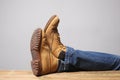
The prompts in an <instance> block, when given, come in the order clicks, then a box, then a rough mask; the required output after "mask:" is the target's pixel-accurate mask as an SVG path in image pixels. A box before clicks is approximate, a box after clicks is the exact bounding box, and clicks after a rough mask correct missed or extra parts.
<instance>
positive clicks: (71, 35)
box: [0, 0, 120, 70]
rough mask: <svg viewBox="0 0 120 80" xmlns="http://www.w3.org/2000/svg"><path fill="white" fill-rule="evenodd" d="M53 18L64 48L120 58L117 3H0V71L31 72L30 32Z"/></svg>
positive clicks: (55, 0) (117, 0)
mask: <svg viewBox="0 0 120 80" xmlns="http://www.w3.org/2000/svg"><path fill="white" fill-rule="evenodd" d="M54 14H57V15H58V16H59V18H60V20H61V21H60V24H59V28H58V29H59V32H60V35H61V41H62V42H63V43H64V45H67V46H71V47H73V48H75V49H80V50H87V51H99V52H107V53H112V54H118V55H119V54H120V0H0V69H2V70H4V69H8V70H9V69H12V70H16V69H19V70H30V69H31V66H30V61H31V53H30V46H29V45H30V39H31V35H32V33H33V30H34V29H36V28H38V27H41V28H42V29H43V28H44V26H45V24H46V22H47V20H48V19H49V18H50V17H51V16H52V15H54Z"/></svg>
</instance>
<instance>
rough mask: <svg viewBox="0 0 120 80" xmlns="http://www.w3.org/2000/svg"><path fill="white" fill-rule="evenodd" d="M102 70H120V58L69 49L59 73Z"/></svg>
mask: <svg viewBox="0 0 120 80" xmlns="http://www.w3.org/2000/svg"><path fill="white" fill-rule="evenodd" d="M101 70H120V56H117V55H113V54H108V53H101V52H92V51H81V50H74V49H73V48H71V47H67V51H66V53H65V59H64V61H61V63H60V67H59V70H58V72H62V71H101Z"/></svg>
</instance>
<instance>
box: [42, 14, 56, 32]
mask: <svg viewBox="0 0 120 80" xmlns="http://www.w3.org/2000/svg"><path fill="white" fill-rule="evenodd" d="M56 17H57V16H56V15H53V16H52V17H51V18H50V19H49V20H48V22H47V24H46V26H45V28H44V32H46V31H47V29H48V26H49V25H50V24H51V23H52V21H54V19H55V18H56Z"/></svg>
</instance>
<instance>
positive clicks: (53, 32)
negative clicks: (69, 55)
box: [44, 15, 66, 58]
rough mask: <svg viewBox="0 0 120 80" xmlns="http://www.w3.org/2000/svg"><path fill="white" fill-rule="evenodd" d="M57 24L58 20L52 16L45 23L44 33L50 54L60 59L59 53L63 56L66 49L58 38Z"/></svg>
mask: <svg viewBox="0 0 120 80" xmlns="http://www.w3.org/2000/svg"><path fill="white" fill-rule="evenodd" d="M58 23H59V18H58V17H57V16H56V15H53V16H52V17H51V18H50V19H49V21H48V22H47V24H46V26H45V29H44V31H45V33H46V35H47V40H48V44H49V46H50V49H51V52H52V53H53V54H54V56H55V57H57V58H60V56H61V55H60V53H61V52H63V54H62V55H64V53H65V52H66V47H65V46H64V45H63V44H62V43H61V41H60V36H59V33H58V29H57V26H58Z"/></svg>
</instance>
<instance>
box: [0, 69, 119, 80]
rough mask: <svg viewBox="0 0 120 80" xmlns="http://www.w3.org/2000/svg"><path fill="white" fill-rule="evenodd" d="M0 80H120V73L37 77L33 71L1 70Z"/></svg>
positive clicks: (103, 72)
mask: <svg viewBox="0 0 120 80" xmlns="http://www.w3.org/2000/svg"><path fill="white" fill-rule="evenodd" d="M0 80H120V71H92V72H83V71H82V72H64V73H54V74H49V75H44V76H40V77H36V76H34V75H33V74H32V72H31V71H18V70H17V71H15V70H10V71H4V70H0Z"/></svg>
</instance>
